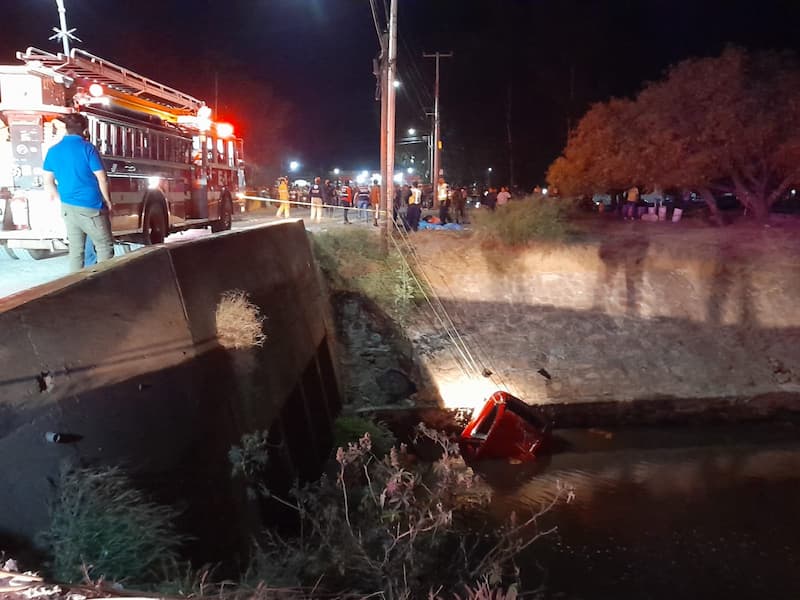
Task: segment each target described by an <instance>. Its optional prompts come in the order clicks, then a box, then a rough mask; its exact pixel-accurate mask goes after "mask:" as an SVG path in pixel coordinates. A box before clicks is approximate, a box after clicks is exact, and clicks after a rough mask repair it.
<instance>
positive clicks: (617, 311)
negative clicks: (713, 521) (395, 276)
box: [410, 224, 800, 425]
mask: <svg viewBox="0 0 800 600" xmlns="http://www.w3.org/2000/svg"><path fill="white" fill-rule="evenodd" d="M636 227H637V228H638V227H639V224H637V225H636ZM645 227H646V225H645ZM651 231H657V230H651ZM779 233H780V232H775V231H771V230H769V229H764V228H762V229H760V230H759V229H754V230H753V231H748V230H745V231H732V230H731V231H725V230H722V232H721V233H720V234H718V233H716V232H715V231H714V230H711V231H709V230H708V229H705V230H697V231H695V230H691V229H687V230H685V231H681V232H680V233H679V235H675V236H672V237H668V238H662V237H659V236H658V235H649V236H648V235H647V231H644V232H642V230H641V229H631V230H629V231H628V232H625V231H623V232H621V233H620V232H619V231H618V232H616V233H614V234H613V235H608V236H606V237H604V238H603V239H598V240H596V241H582V242H578V243H572V244H561V245H552V246H549V245H542V246H536V247H530V248H527V249H524V250H515V251H511V250H508V249H503V250H499V249H497V248H494V249H492V248H489V249H487V248H482V247H481V246H480V244H478V243H477V242H476V241H475V239H474V238H467V237H453V236H447V235H441V234H439V235H437V234H436V233H432V234H423V235H418V236H416V237H415V238H414V242H415V244H416V246H417V249H418V252H419V254H420V255H421V256H422V257H424V258H423V262H424V265H425V270H426V272H427V273H428V275H429V276H430V279H431V283H432V286H433V288H434V290H435V291H436V293H437V294H438V296H439V297H440V298H441V299H442V301H443V302H444V304H445V305H446V306H447V308H448V311H449V312H450V314H451V315H452V316H453V318H454V321H455V323H456V325H457V328H458V330H459V331H460V332H461V334H462V335H463V336H464V338H465V340H466V341H467V345H468V346H469V348H470V349H471V350H472V352H474V353H475V355H476V357H477V358H479V359H482V361H483V363H485V364H486V365H487V366H488V367H489V368H491V370H492V371H494V372H495V374H496V376H495V377H494V381H493V383H492V382H488V381H486V380H481V378H474V377H468V376H466V375H464V374H463V373H462V370H461V368H460V364H461V363H463V359H462V358H461V357H459V356H458V355H457V353H455V352H454V351H453V347H452V346H453V345H452V344H451V343H450V342H449V340H448V338H447V337H446V336H445V335H444V334H443V331H442V328H441V327H440V326H439V324H438V323H436V322H433V321H431V320H430V319H427V318H425V315H426V313H427V311H426V310H425V309H424V308H423V309H421V310H420V311H419V313H418V316H419V318H418V319H417V321H416V323H415V324H414V325H413V326H412V327H411V330H412V331H411V332H410V335H411V336H412V338H413V340H414V344H415V347H416V351H417V353H418V354H419V355H421V356H423V357H424V361H425V364H426V367H427V369H428V371H429V373H430V376H431V379H432V380H433V382H434V383H435V384H436V385H437V387H438V388H439V390H440V392H441V393H442V396H443V400H444V401H445V403H446V404H450V405H456V404H458V403H459V402H463V401H464V399H465V398H467V399H469V398H472V397H473V396H478V395H479V394H476V393H475V391H479V390H481V389H483V388H490V387H492V386H494V385H496V384H502V383H505V384H507V385H508V387H509V389H510V390H511V391H512V392H516V393H517V394H519V395H520V396H521V397H523V398H525V399H526V400H527V401H528V402H532V403H535V404H541V405H547V406H548V407H549V410H550V412H551V413H552V414H554V415H557V416H560V417H561V418H562V419H564V421H562V422H563V423H564V424H571V425H582V424H597V423H598V422H604V423H609V422H618V421H620V420H626V419H628V420H630V421H636V422H642V421H648V420H653V421H664V420H670V419H673V418H678V419H680V418H682V417H683V416H688V415H695V414H696V415H701V414H703V413H710V412H716V413H726V412H728V413H730V414H731V415H732V416H735V417H736V418H739V417H747V416H760V415H766V414H773V413H775V412H777V411H780V410H783V409H791V410H800V305H799V304H798V302H799V300H798V299H800V264H798V261H797V260H796V257H797V255H798V252H797V248H796V246H797V244H796V243H795V242H791V239H790V236H786V235H783V237H779ZM717 235H722V236H726V237H714V236H717ZM709 236H711V237H709ZM737 236H738V237H737ZM787 240H788V241H787ZM787 244H788V246H787ZM792 244H794V245H792ZM540 369H544V370H545V371H546V372H547V374H549V375H550V376H551V379H547V378H546V377H544V376H543V375H542V374H540V373H538V371H539V370H540ZM635 401H649V402H635Z"/></svg>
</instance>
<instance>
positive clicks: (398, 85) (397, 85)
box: [392, 79, 400, 88]
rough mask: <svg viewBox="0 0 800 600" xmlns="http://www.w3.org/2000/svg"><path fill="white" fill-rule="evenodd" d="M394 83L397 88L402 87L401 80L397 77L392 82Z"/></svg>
mask: <svg viewBox="0 0 800 600" xmlns="http://www.w3.org/2000/svg"><path fill="white" fill-rule="evenodd" d="M392 85H393V86H394V87H396V88H399V87H400V82H399V81H398V80H397V79H395V80H394V81H393V82H392Z"/></svg>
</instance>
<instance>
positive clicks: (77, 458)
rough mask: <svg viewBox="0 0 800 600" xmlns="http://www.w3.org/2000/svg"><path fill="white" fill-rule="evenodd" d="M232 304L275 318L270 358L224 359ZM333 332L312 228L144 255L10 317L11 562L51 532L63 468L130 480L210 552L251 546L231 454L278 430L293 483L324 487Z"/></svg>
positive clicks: (336, 399)
mask: <svg viewBox="0 0 800 600" xmlns="http://www.w3.org/2000/svg"><path fill="white" fill-rule="evenodd" d="M232 290H241V291H243V292H246V293H247V294H248V295H249V298H250V301H251V302H252V303H254V304H255V305H256V306H257V307H258V308H259V309H260V311H261V314H262V315H263V317H264V322H263V330H264V333H265V334H266V341H265V343H264V344H263V346H261V347H252V348H244V349H238V350H231V349H225V348H223V347H221V345H220V343H219V341H218V339H217V331H216V323H215V311H216V308H217V305H218V303H219V302H220V299H221V297H222V295H223V294H224V293H226V292H229V291H232ZM331 331H332V329H331V322H330V318H329V304H328V301H327V297H326V296H324V295H323V291H322V289H321V287H320V282H319V280H318V272H317V269H316V266H315V263H314V260H313V257H312V254H311V249H310V246H309V243H308V240H307V237H306V231H305V229H304V227H303V224H302V222H300V221H296V222H285V223H279V224H273V225H266V226H263V227H258V228H253V229H248V230H243V231H234V232H230V233H227V234H223V235H218V236H212V237H209V238H204V239H201V240H197V241H193V242H190V243H185V244H181V243H178V244H170V245H169V246H163V245H162V246H158V247H154V248H149V249H145V250H143V251H140V252H136V253H134V254H131V255H129V256H126V257H123V258H121V259H119V260H117V261H115V262H114V264H113V265H102V266H99V267H97V268H95V269H93V270H92V271H89V272H83V273H80V274H76V275H71V276H68V277H65V278H63V279H60V280H58V281H55V282H53V283H51V284H48V285H45V286H41V287H39V288H36V289H34V290H31V291H30V292H27V293H23V294H21V295H17V296H13V297H11V298H8V299H6V300H4V301H0V332H2V337H3V344H2V346H1V347H0V548H2V547H8V546H9V545H11V544H14V541H15V540H16V541H17V542H22V543H25V542H28V541H30V540H32V539H33V538H34V536H35V534H36V533H37V532H39V531H41V530H43V529H45V528H46V527H47V525H48V503H49V501H50V500H51V497H52V493H53V486H52V482H53V481H56V480H57V478H58V474H59V469H60V466H61V464H62V463H67V464H73V465H74V464H77V465H86V466H90V465H91V466H94V465H123V466H125V467H127V468H128V469H129V470H130V471H131V472H132V473H134V474H135V475H136V476H137V477H140V478H141V479H142V480H143V481H145V482H148V483H150V484H152V485H150V486H149V487H151V488H152V489H154V490H156V489H157V490H158V493H159V499H160V500H164V501H168V502H172V503H175V502H177V503H178V504H179V505H181V506H184V507H185V509H186V510H185V513H184V518H185V519H187V520H188V521H189V522H192V523H201V524H202V527H201V528H200V529H199V530H198V531H197V534H198V535H199V536H200V537H201V538H204V539H206V540H212V539H213V540H214V544H211V547H214V546H216V547H225V546H228V547H230V546H231V545H235V544H237V542H238V541H239V540H241V539H242V536H241V534H242V533H246V524H245V523H243V522H242V518H241V517H240V515H241V514H243V513H244V512H246V511H243V510H242V506H243V504H244V503H245V502H246V500H245V495H244V490H243V489H242V487H241V484H240V483H236V482H233V481H231V478H230V465H229V464H228V462H227V452H228V450H229V449H230V447H231V445H232V444H234V443H236V442H237V441H238V440H239V439H240V436H241V435H242V434H243V433H248V432H253V431H257V430H267V429H268V430H269V431H270V441H271V442H272V443H273V444H274V447H275V448H276V449H275V451H274V454H273V457H274V458H276V459H277V460H278V462H282V463H283V465H284V467H285V469H283V471H284V473H285V474H286V475H287V477H292V476H293V475H299V476H301V477H313V476H315V475H316V474H317V473H316V471H317V469H318V468H319V467H318V466H319V464H320V462H321V461H320V459H321V458H322V457H323V456H325V455H327V452H328V451H329V448H330V445H331V442H332V438H331V422H332V419H333V418H334V417H335V415H336V414H337V412H338V411H339V409H340V404H341V400H340V390H339V387H338V383H337V381H338V379H337V375H336V369H335V366H334V365H335V362H334V360H333V358H332V342H331ZM48 432H51V433H58V434H61V436H62V437H61V441H62V442H63V441H64V440H66V441H68V442H69V443H54V442H49V441H47V439H46V434H47V433H48ZM244 539H246V536H245V538H244ZM202 542H203V539H200V540H199V543H198V546H199V547H203V546H204V545H205V544H203V543H202Z"/></svg>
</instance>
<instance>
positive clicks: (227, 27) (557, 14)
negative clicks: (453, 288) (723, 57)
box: [0, 0, 800, 186]
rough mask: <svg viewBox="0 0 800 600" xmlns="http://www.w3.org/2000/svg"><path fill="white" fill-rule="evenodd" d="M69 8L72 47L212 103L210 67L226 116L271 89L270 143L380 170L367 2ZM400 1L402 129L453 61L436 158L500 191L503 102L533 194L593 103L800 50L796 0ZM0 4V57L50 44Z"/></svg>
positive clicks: (50, 20)
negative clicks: (286, 124) (767, 53)
mask: <svg viewBox="0 0 800 600" xmlns="http://www.w3.org/2000/svg"><path fill="white" fill-rule="evenodd" d="M387 1H388V0H387ZM65 2H66V4H67V8H68V11H69V12H68V20H69V25H70V27H76V28H77V30H78V31H77V33H78V35H79V36H80V37H81V38H82V40H83V43H82V44H79V46H80V47H82V48H84V49H86V50H88V51H90V52H92V53H94V54H97V55H100V56H102V57H104V58H108V59H110V60H113V61H115V62H118V63H119V64H122V65H124V66H127V67H129V68H131V69H133V70H136V71H139V72H141V73H142V74H144V75H147V76H149V77H151V78H153V79H157V80H159V81H163V82H164V83H167V84H171V85H174V86H176V87H179V88H181V89H184V90H186V91H188V92H190V93H192V94H194V95H196V96H198V97H200V98H203V99H206V100H207V101H208V102H209V103H212V102H213V99H214V89H215V88H214V79H215V73H216V76H217V78H218V82H219V88H218V89H219V103H220V108H221V112H224V110H225V107H227V106H238V105H240V103H241V102H242V101H243V98H242V96H244V95H247V96H248V97H250V96H259V95H260V94H262V92H264V91H266V92H269V91H270V90H271V94H273V95H274V96H277V97H279V98H282V99H283V100H284V101H285V102H287V103H288V104H289V105H290V107H291V109H292V112H293V118H292V121H291V127H290V128H289V130H288V135H287V136H286V138H285V139H281V140H277V139H276V142H279V143H280V147H279V148H278V149H277V152H276V153H275V155H276V156H279V157H282V158H283V160H284V161H288V160H289V159H290V158H297V159H299V160H300V161H302V162H303V164H304V165H308V166H309V167H311V168H313V169H321V168H330V167H333V166H339V167H342V168H352V169H360V168H377V165H378V117H379V111H378V105H377V103H376V102H375V101H374V90H375V80H374V77H373V75H372V58H373V57H374V56H375V55H376V54H377V49H378V46H377V37H376V34H375V29H374V25H373V23H372V16H371V12H370V9H369V2H368V1H367V0H226V1H222V0H213V1H207V0H193V1H189V0H162V1H160V2H155V1H153V0H137V1H136V2H117V1H111V0H105V1H101V0H91V1H89V0H65ZM381 2H383V0H379V3H381ZM399 2H400V14H399V31H400V35H401V41H400V44H399V47H400V59H399V71H400V76H399V78H400V79H401V80H402V81H403V82H404V85H403V87H402V88H401V92H400V94H399V96H398V118H397V127H398V131H399V132H401V133H402V132H403V131H405V130H406V129H407V128H408V127H409V126H415V127H416V128H418V129H420V130H423V129H426V128H428V127H429V124H428V121H427V120H426V119H424V117H423V114H424V109H425V108H428V109H430V103H431V96H432V90H433V61H432V60H429V59H423V58H422V57H421V54H422V52H423V51H428V52H431V51H436V50H439V51H453V52H454V53H455V56H454V58H452V59H448V60H444V61H443V62H442V89H441V114H442V122H443V140H444V148H445V152H444V159H443V160H444V166H445V168H446V169H447V172H448V174H449V175H450V177H451V178H453V179H460V180H462V181H463V182H466V180H467V179H479V178H482V177H484V175H485V171H486V168H487V167H489V166H492V167H493V168H494V171H495V182H498V183H499V182H501V181H507V180H508V176H509V152H508V143H507V131H506V126H507V117H508V114H509V112H508V105H509V98H510V100H511V111H510V123H511V133H512V139H513V148H514V151H513V159H514V173H515V179H516V181H517V182H519V183H522V184H524V185H525V186H529V185H532V184H533V183H535V182H538V181H541V180H542V178H543V173H544V171H545V169H546V168H547V165H548V164H549V163H550V162H551V161H552V160H553V159H554V158H555V157H556V156H557V155H558V153H559V151H560V150H561V148H562V147H563V145H564V142H565V138H566V132H567V128H568V125H569V124H570V123H572V124H574V123H575V121H576V120H577V119H578V118H579V117H580V115H581V114H582V113H583V112H584V111H585V110H586V108H587V107H588V106H589V104H590V103H591V102H594V101H598V100H604V99H606V98H608V97H609V96H612V95H614V96H624V95H630V94H632V93H634V92H635V91H636V90H637V89H639V88H640V87H641V85H642V83H643V82H644V81H646V80H649V79H654V78H658V77H659V76H660V75H661V74H662V73H663V71H664V69H665V68H666V67H667V66H668V65H669V64H671V63H674V62H676V61H678V60H681V59H683V58H687V57H689V56H698V55H709V54H715V53H718V52H719V51H720V50H721V48H722V47H723V46H724V45H725V44H726V43H736V44H739V45H744V46H747V47H750V48H791V49H796V48H797V47H798V45H800V33H798V23H800V1H798V0H761V1H758V2H756V1H746V0H708V1H705V0H616V1H612V0H607V1H605V2H600V1H589V0H583V1H582V0H399ZM0 8H1V9H2V13H0V14H2V15H4V17H3V27H2V35H1V36H0V56H2V61H3V62H4V63H13V62H14V59H13V55H14V51H16V50H22V49H24V48H25V47H26V46H29V45H34V46H37V47H40V48H43V49H50V50H53V51H57V50H58V49H59V46H58V45H57V44H56V43H55V42H51V41H49V40H48V39H47V38H48V37H49V35H50V28H51V27H52V26H54V25H55V24H56V23H57V19H58V15H57V12H56V8H55V2H54V0H0ZM243 82H249V85H245V84H244V83H243ZM264 97H265V98H266V96H264ZM264 106H265V107H266V108H265V110H267V112H268V114H269V110H270V107H271V105H270V104H269V103H268V102H266V101H265V102H264ZM232 120H233V121H234V122H235V121H236V120H237V117H236V116H235V115H234V116H233V117H232ZM241 121H242V122H244V123H245V127H246V126H247V119H241ZM251 129H254V130H250V131H244V135H245V141H246V148H247V147H251V148H252V147H258V146H259V144H255V146H254V145H253V143H252V142H253V140H254V139H256V138H257V139H258V140H260V141H262V142H264V143H267V144H268V143H269V142H270V138H271V134H270V132H269V131H268V130H267V129H265V128H262V127H261V126H259V128H258V129H257V130H255V128H254V127H253V126H252V125H251ZM273 145H274V144H273Z"/></svg>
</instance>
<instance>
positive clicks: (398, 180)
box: [394, 173, 403, 183]
mask: <svg viewBox="0 0 800 600" xmlns="http://www.w3.org/2000/svg"><path fill="white" fill-rule="evenodd" d="M394 182H395V183H403V174H402V173H395V174H394Z"/></svg>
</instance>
